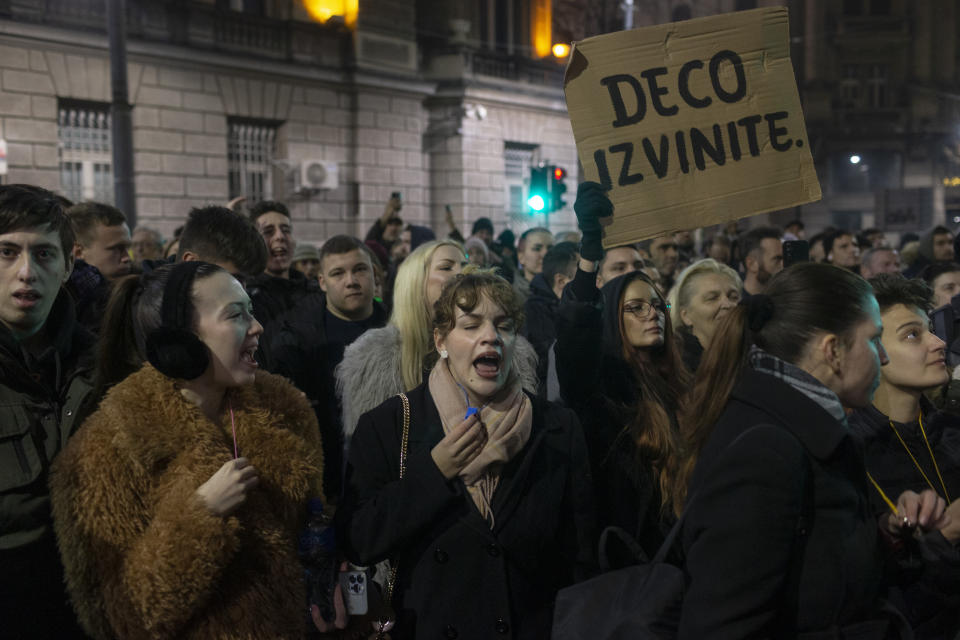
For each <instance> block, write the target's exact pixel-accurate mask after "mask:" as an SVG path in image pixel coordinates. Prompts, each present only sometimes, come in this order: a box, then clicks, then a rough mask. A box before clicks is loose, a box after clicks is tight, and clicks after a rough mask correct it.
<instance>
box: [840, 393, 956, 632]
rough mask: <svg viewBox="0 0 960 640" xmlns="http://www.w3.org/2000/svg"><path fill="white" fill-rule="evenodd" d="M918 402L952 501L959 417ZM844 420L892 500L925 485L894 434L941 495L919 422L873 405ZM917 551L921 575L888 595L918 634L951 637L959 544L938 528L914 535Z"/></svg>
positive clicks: (876, 501) (878, 507)
mask: <svg viewBox="0 0 960 640" xmlns="http://www.w3.org/2000/svg"><path fill="white" fill-rule="evenodd" d="M920 407H921V412H922V414H923V416H924V418H923V427H924V431H925V432H926V435H927V441H928V442H929V443H930V447H931V449H932V450H933V455H934V456H936V460H937V466H938V467H939V469H940V473H941V474H942V475H943V482H944V484H945V485H946V488H947V492H948V494H949V496H950V498H951V499H953V500H956V499H957V498H958V497H960V418H957V417H955V416H951V415H949V414H946V413H941V412H938V411H936V410H935V409H934V408H933V405H932V404H931V403H930V402H928V401H927V400H926V398H921V405H920ZM849 422H850V429H851V431H853V433H854V434H855V435H856V436H857V437H858V438H859V439H860V440H861V441H862V442H863V446H864V449H865V453H866V464H867V470H868V471H869V472H870V474H871V475H872V476H873V478H874V479H875V480H876V481H877V483H878V484H879V485H880V487H881V488H882V489H883V490H884V492H885V493H886V494H887V496H889V497H890V498H891V499H892V500H896V497H897V496H898V495H900V494H901V493H902V492H904V491H907V490H910V491H916V492H917V493H920V492H921V491H923V490H925V489H928V488H929V487H928V485H927V483H926V480H924V478H923V475H922V474H921V473H920V471H918V470H917V467H916V466H915V465H914V463H913V461H912V460H911V459H910V455H909V454H908V453H907V451H906V450H905V449H904V447H903V443H901V442H900V440H899V439H898V438H897V433H899V434H900V437H901V438H903V442H904V443H906V445H907V447H909V449H910V452H911V453H912V454H913V457H914V458H915V459H916V460H917V462H918V463H919V464H920V467H921V468H922V469H923V473H925V474H926V475H927V477H928V478H930V481H931V482H933V483H934V485H933V486H934V489H935V490H936V491H937V493H938V494H940V495H942V494H943V488H942V487H941V486H940V480H939V478H938V475H937V471H936V469H934V467H933V464H932V461H931V459H930V452H929V451H928V450H927V445H926V443H925V442H924V440H923V435H922V434H921V432H920V424H919V422H917V421H913V422H910V423H906V424H904V423H901V422H891V420H890V419H889V418H888V417H887V416H885V415H883V414H882V413H881V412H880V410H879V409H877V408H876V407H874V406H873V405H871V406H869V407H866V408H864V409H857V410H856V411H854V412H853V413H852V414H851V415H850V418H849ZM891 425H892V426H891ZM894 429H896V433H895V432H894ZM870 497H871V501H872V503H873V509H874V512H875V513H876V514H877V515H881V514H884V513H886V512H887V510H888V508H887V506H886V504H885V503H884V502H883V499H882V498H881V497H880V495H879V493H877V492H876V491H874V490H873V489H872V487H871V493H870ZM917 551H918V553H919V558H918V560H919V561H921V562H922V564H923V567H924V568H923V572H922V574H921V575H920V577H919V579H918V580H917V581H916V582H915V583H913V584H910V585H907V586H904V587H902V588H897V585H890V586H891V587H893V591H892V592H891V598H892V599H893V601H894V604H896V605H897V607H898V608H899V609H900V610H901V611H902V612H903V613H904V614H905V615H906V616H907V618H908V619H909V620H910V623H911V624H912V625H913V627H914V632H915V633H916V636H917V638H918V639H924V638H941V637H951V638H952V637H953V636H954V635H955V634H956V633H957V632H958V631H960V549H958V548H957V546H955V545H953V544H951V543H950V542H949V541H948V540H947V539H946V538H944V537H943V535H942V534H941V533H940V532H939V531H931V532H929V533H926V534H924V535H923V536H921V537H920V538H919V545H918V549H917Z"/></svg>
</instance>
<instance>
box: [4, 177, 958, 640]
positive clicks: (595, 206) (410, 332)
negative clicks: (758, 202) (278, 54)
mask: <svg viewBox="0 0 960 640" xmlns="http://www.w3.org/2000/svg"><path fill="white" fill-rule="evenodd" d="M575 209H576V213H577V219H578V231H576V232H561V233H556V234H554V233H551V232H550V231H549V230H547V229H545V228H539V227H534V228H530V229H527V230H525V231H523V232H522V233H521V234H520V235H519V237H517V236H515V235H514V233H513V232H512V231H510V230H509V229H506V230H502V231H501V232H500V233H499V234H497V233H496V231H497V230H496V229H495V228H494V225H493V224H492V222H491V221H490V220H489V219H486V218H479V219H477V220H475V221H473V223H472V228H471V233H470V235H469V236H468V237H466V238H465V237H464V236H463V235H462V234H461V232H460V230H459V229H458V228H457V227H456V225H455V223H454V220H453V215H452V212H451V211H450V209H449V208H448V209H447V215H446V220H445V226H444V228H442V229H431V228H428V227H424V226H419V225H416V224H409V223H405V222H404V221H403V220H402V218H401V212H402V202H401V200H400V197H399V194H394V195H393V196H392V197H391V198H390V200H389V201H388V202H387V203H386V205H385V208H384V213H383V215H382V216H381V217H380V218H379V219H378V220H376V221H375V222H374V224H373V225H372V227H371V228H370V229H369V231H368V233H367V234H366V236H365V237H364V238H362V239H361V238H358V237H353V236H349V235H337V236H334V237H331V238H328V239H326V240H325V241H324V242H323V243H322V244H321V245H320V246H319V247H318V246H313V245H311V244H308V243H306V242H298V240H297V238H296V230H295V221H294V220H293V219H292V217H291V215H290V212H289V210H288V209H287V208H286V206H285V205H284V204H283V203H280V202H272V201H265V202H257V203H250V205H249V206H247V205H246V204H245V203H243V202H242V201H234V202H232V203H229V205H227V206H216V205H213V206H208V207H203V208H197V209H194V210H192V211H190V212H189V214H188V215H187V217H186V219H185V221H184V224H183V226H182V227H180V228H179V229H178V230H177V232H176V233H175V234H174V237H173V238H171V239H164V238H163V237H162V236H161V235H160V234H159V233H157V232H156V231H155V230H152V229H149V228H146V227H137V228H135V229H133V231H132V233H131V231H130V229H129V228H128V226H127V223H126V217H125V216H124V214H123V212H121V211H119V210H117V209H116V208H114V207H112V206H110V205H106V204H101V203H93V202H83V203H76V204H74V203H71V202H68V201H66V200H65V199H63V198H62V197H59V196H57V195H55V194H53V193H50V192H48V191H45V190H43V189H39V188H36V187H30V186H26V185H8V186H3V187H0V277H2V282H0V293H2V294H3V296H4V299H3V300H0V363H2V366H0V424H2V425H3V431H2V432H0V436H2V438H0V456H2V457H0V473H2V474H3V475H2V479H3V483H2V484H0V525H2V527H0V565H2V566H4V574H5V575H6V576H8V577H7V578H5V579H4V580H2V581H0V584H2V587H0V588H2V590H3V593H2V594H0V612H2V613H3V619H4V620H7V621H10V625H11V627H10V629H11V631H10V633H11V634H12V635H10V637H24V638H31V637H58V638H67V637H95V638H117V637H122V638H147V637H151V638H153V637H156V638H167V637H169V638H183V637H195V638H214V637H250V638H280V637H282V638H288V637H289V638H296V637H303V635H304V634H305V633H307V631H306V626H307V624H308V621H309V624H310V626H311V627H316V629H312V630H311V632H312V633H320V632H323V633H329V634H338V633H339V634H341V635H344V634H348V633H349V632H350V631H351V629H354V623H355V620H354V621H351V620H352V618H350V617H348V616H347V615H346V606H345V605H344V603H343V601H342V594H341V596H338V597H341V600H338V601H337V603H336V606H335V607H334V608H333V610H331V611H321V610H320V608H319V607H318V606H317V605H316V603H313V604H312V606H309V607H308V606H307V595H306V593H305V591H304V589H305V588H304V585H303V574H302V568H301V566H300V564H299V561H298V558H297V555H296V540H297V537H298V535H299V534H300V533H301V531H302V529H303V527H304V526H305V525H304V522H305V520H304V519H305V513H306V512H305V509H306V505H307V503H308V501H309V500H310V499H311V498H322V499H323V502H324V504H325V507H326V508H327V510H328V512H334V513H335V522H336V530H337V544H338V550H339V553H340V554H341V556H342V558H341V559H342V560H344V561H345V562H347V561H348V562H349V563H350V565H349V566H350V567H351V568H354V569H356V568H357V567H360V568H361V569H360V570H363V571H367V572H368V574H369V576H370V578H371V579H373V580H375V581H376V583H377V584H378V585H379V586H377V587H372V589H375V590H376V591H377V592H378V593H380V592H381V591H382V592H383V594H384V596H385V598H384V599H385V600H386V601H387V604H388V606H389V607H391V608H392V611H393V622H395V627H394V628H393V629H392V631H391V634H392V637H395V638H414V637H417V638H427V637H446V638H458V637H459V638H490V637H502V636H505V637H516V638H545V637H549V636H550V633H551V625H552V623H553V620H554V615H555V613H556V612H555V611H554V601H555V598H556V595H557V592H558V591H559V590H560V589H562V588H564V587H567V586H569V585H571V584H574V583H576V582H579V581H583V580H586V579H589V578H591V577H592V576H596V575H597V574H599V573H601V572H603V571H609V570H612V569H617V568H623V567H628V566H632V565H637V564H639V563H642V562H643V561H645V560H646V559H647V558H650V557H652V556H653V555H654V554H655V553H656V552H657V550H658V549H659V548H660V546H661V545H662V544H663V543H664V540H665V539H667V538H668V533H669V532H670V531H671V529H672V528H673V527H674V526H678V527H681V528H680V529H678V531H680V535H679V536H678V542H677V544H676V546H675V548H671V549H670V554H669V557H670V558H671V561H672V562H675V563H676V564H677V565H678V566H681V567H682V568H683V570H684V576H685V579H686V583H687V584H686V588H687V595H686V597H685V600H684V606H683V609H682V614H681V616H680V620H679V626H678V630H677V633H678V634H679V637H685V638H714V637H717V638H719V637H731V638H733V637H761V636H763V637H797V636H799V637H807V636H806V635H804V634H807V633H810V634H812V635H810V637H864V638H884V637H911V634H915V635H916V637H920V638H953V637H954V636H955V635H956V634H957V633H958V631H960V616H958V609H957V605H958V604H960V595H958V594H960V588H958V587H960V582H958V581H960V552H958V549H957V546H956V544H957V542H958V541H960V506H957V503H955V502H952V501H951V496H956V495H957V494H960V413H957V412H955V411H954V406H955V404H960V403H956V401H955V397H956V396H960V389H957V388H956V387H955V385H954V383H953V382H952V375H951V374H952V373H953V370H952V368H951V367H950V366H948V365H952V364H954V363H952V362H948V353H947V347H948V345H946V344H945V342H944V340H943V339H941V337H943V338H945V337H946V336H941V337H938V336H937V335H935V334H934V333H933V331H932V324H931V317H932V314H934V310H936V309H944V308H950V307H951V304H952V303H951V301H952V299H953V298H954V296H956V295H957V294H960V264H958V263H957V262H955V256H956V255H957V251H958V248H957V247H956V245H955V240H957V239H956V238H955V236H954V234H953V232H952V231H950V230H949V229H948V228H946V227H943V226H938V227H935V228H934V229H932V230H917V233H915V234H902V235H900V237H899V238H898V240H897V241H896V242H895V243H892V242H891V241H892V240H893V234H886V233H884V232H883V230H880V229H866V230H844V229H835V228H828V229H823V230H820V231H819V232H817V233H815V234H808V231H807V229H805V226H804V224H803V222H802V221H799V220H797V221H793V222H791V223H789V224H787V225H786V226H785V228H783V229H779V228H774V227H769V226H759V227H753V228H750V229H748V230H745V231H743V232H741V231H740V229H739V226H740V225H741V224H743V223H742V222H741V223H738V222H730V223H728V224H727V225H725V226H724V228H723V229H722V230H716V229H711V230H708V229H702V230H693V231H684V232H678V233H675V234H669V235H664V236H661V237H656V238H652V239H649V240H646V241H643V242H640V243H636V244H626V245H621V246H616V247H603V244H602V231H601V229H602V224H601V222H600V220H601V219H603V218H605V217H607V216H609V215H612V214H613V213H614V212H613V209H612V205H611V204H610V201H609V200H608V199H607V197H606V195H605V193H604V192H603V191H602V190H601V189H600V188H599V185H595V184H592V183H584V184H583V185H581V189H580V191H579V193H578V197H577V203H576V207H575ZM698 245H699V246H698ZM785 267H786V268H785ZM956 304H958V306H960V299H958V303H956ZM958 317H960V316H958ZM951 318H952V316H951ZM601 531H613V532H615V535H609V536H607V535H605V536H604V537H603V539H604V541H606V544H605V545H603V546H601V547H599V548H598V541H599V540H600V533H601ZM347 566H348V565H346V564H345V565H344V567H345V568H346V567H347ZM10 576H12V578H11V577H10ZM64 585H65V589H64ZM68 599H69V604H68ZM305 610H306V611H307V613H306V614H305V613H304V611H305ZM369 632H370V629H369V628H367V629H366V635H361V636H359V637H367V636H368V635H369ZM815 634H827V635H823V636H821V635H815ZM830 634H832V635H830ZM857 634H859V635H857ZM4 635H5V634H4ZM344 637H347V636H346V635H344Z"/></svg>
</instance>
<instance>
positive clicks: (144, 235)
mask: <svg viewBox="0 0 960 640" xmlns="http://www.w3.org/2000/svg"><path fill="white" fill-rule="evenodd" d="M130 248H131V249H132V251H133V262H134V264H140V263H142V262H143V261H144V260H159V259H161V258H163V235H161V234H160V232H159V231H157V230H156V229H151V228H150V227H144V226H139V227H137V228H136V229H134V230H133V235H132V236H131V238H130Z"/></svg>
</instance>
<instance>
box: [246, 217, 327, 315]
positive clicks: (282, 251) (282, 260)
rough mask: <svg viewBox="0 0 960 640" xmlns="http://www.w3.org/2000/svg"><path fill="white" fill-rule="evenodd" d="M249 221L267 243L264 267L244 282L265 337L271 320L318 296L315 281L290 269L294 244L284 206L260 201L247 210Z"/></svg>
mask: <svg viewBox="0 0 960 640" xmlns="http://www.w3.org/2000/svg"><path fill="white" fill-rule="evenodd" d="M250 221H251V222H253V224H254V226H255V227H256V228H257V230H258V231H259V232H260V235H262V236H263V240H264V242H266V244H267V268H266V269H265V270H264V272H263V273H262V274H261V275H259V276H257V277H255V278H251V279H250V280H249V281H248V282H247V292H248V293H249V294H250V300H251V302H253V315H254V316H255V317H256V318H257V320H258V321H259V322H260V324H262V325H263V327H264V331H265V333H267V334H268V333H269V332H270V324H271V323H272V322H273V321H274V320H276V319H277V318H279V317H280V316H281V315H283V314H284V313H286V312H287V311H289V310H290V309H292V308H293V307H295V306H297V304H299V303H300V302H301V301H302V300H304V299H305V298H308V297H310V296H316V295H319V293H320V290H319V287H318V286H317V283H316V282H315V281H313V280H308V279H307V277H306V276H304V275H303V274H302V273H300V272H299V271H297V270H296V269H292V268H291V266H292V265H293V250H294V249H295V248H296V246H297V243H296V241H295V240H294V238H293V225H292V224H291V222H290V211H289V210H288V209H287V207H286V205H284V204H283V203H281V202H271V201H264V202H259V203H257V204H256V205H254V207H253V208H252V209H251V210H250Z"/></svg>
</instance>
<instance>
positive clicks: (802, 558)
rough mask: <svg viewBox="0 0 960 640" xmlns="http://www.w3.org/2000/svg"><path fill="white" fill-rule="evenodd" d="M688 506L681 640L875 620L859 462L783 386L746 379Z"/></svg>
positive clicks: (879, 556)
mask: <svg viewBox="0 0 960 640" xmlns="http://www.w3.org/2000/svg"><path fill="white" fill-rule="evenodd" d="M755 426H759V428H756V429H753V430H752V431H751V432H750V433H748V434H746V435H745V436H744V437H743V438H741V439H740V440H739V441H738V442H736V444H735V445H734V446H732V447H730V448H728V445H730V444H731V443H732V442H733V441H734V440H735V439H736V438H737V436H738V435H740V434H741V433H743V432H745V431H746V430H748V429H751V428H752V427H755ZM805 458H806V460H807V462H805V460H804V459H805ZM808 462H809V465H808ZM811 475H812V477H811ZM809 491H812V494H810V493H805V492H809ZM689 496H690V498H689V501H688V505H689V509H688V512H687V514H686V520H685V521H684V523H683V531H682V535H681V538H682V543H683V551H684V554H685V557H686V563H685V573H686V577H687V592H686V594H685V596H684V603H683V612H682V616H681V621H680V634H679V637H680V638H691V639H694V638H695V639H697V640H699V639H701V638H711V639H713V638H718V639H722V638H754V637H771V636H774V637H796V636H797V635H798V633H799V635H800V637H803V634H804V633H808V632H824V631H828V630H831V629H833V628H835V627H837V626H839V627H845V626H848V625H851V624H854V623H859V622H863V621H867V620H875V619H879V618H882V616H881V615H879V614H878V611H877V610H878V606H879V597H880V595H881V580H882V573H883V565H884V558H883V553H882V550H881V543H880V541H879V536H878V524H877V519H876V516H875V514H874V513H873V509H872V507H871V505H870V499H869V496H868V493H867V478H866V470H865V468H864V464H863V454H862V452H861V450H860V449H859V446H858V443H857V442H856V440H855V439H854V438H853V436H852V435H851V434H850V432H849V430H848V429H847V428H846V427H845V426H844V425H842V424H841V423H840V422H838V421H837V420H836V419H835V418H834V417H832V416H831V415H830V414H829V413H827V411H826V410H825V409H823V408H822V407H821V406H820V405H818V404H817V403H816V402H814V401H813V400H811V399H810V398H808V397H807V396H805V395H803V394H802V393H800V392H799V391H797V390H795V389H794V388H793V387H791V386H790V385H789V384H787V383H786V382H784V381H781V380H778V379H776V378H774V377H773V376H770V375H766V374H763V373H758V372H755V371H752V370H747V371H745V372H744V373H743V374H742V376H741V379H740V380H739V381H738V383H737V385H736V387H735V389H734V392H733V394H732V395H731V397H730V400H729V402H728V404H727V406H726V408H725V409H724V412H723V414H722V416H721V417H720V420H719V422H718V423H717V425H716V426H715V428H714V430H713V433H712V434H711V435H710V437H709V438H708V440H707V442H706V444H705V445H704V447H703V450H702V451H701V454H700V458H699V461H698V463H697V467H696V469H695V470H694V474H693V478H692V481H691V485H690V490H689ZM804 496H806V500H807V502H806V505H807V506H806V507H804V504H805V503H804V499H805V497H804ZM801 516H803V518H801ZM818 637H819V636H818ZM829 637H846V636H829ZM858 637H861V636H858ZM863 637H867V638H872V637H877V638H882V637H884V636H883V634H882V632H879V634H877V633H873V634H870V633H868V634H867V635H866V636H863Z"/></svg>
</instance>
